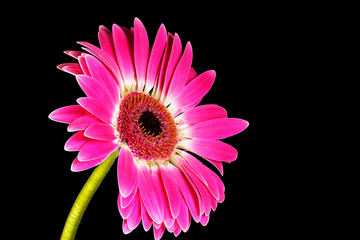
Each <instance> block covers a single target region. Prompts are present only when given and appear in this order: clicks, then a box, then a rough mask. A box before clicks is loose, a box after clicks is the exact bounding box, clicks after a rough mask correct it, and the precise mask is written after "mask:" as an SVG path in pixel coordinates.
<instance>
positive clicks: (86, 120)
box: [67, 114, 102, 132]
mask: <svg viewBox="0 0 360 240" xmlns="http://www.w3.org/2000/svg"><path fill="white" fill-rule="evenodd" d="M93 123H102V121H101V120H100V119H98V118H97V117H95V116H94V115H92V114H90V115H85V116H82V117H79V118H76V119H75V120H73V121H72V122H71V123H70V124H69V126H68V128H67V130H68V131H69V132H75V131H80V130H85V129H86V128H87V127H88V126H90V125H91V124H93Z"/></svg>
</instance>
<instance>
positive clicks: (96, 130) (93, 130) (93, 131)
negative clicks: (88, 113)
mask: <svg viewBox="0 0 360 240" xmlns="http://www.w3.org/2000/svg"><path fill="white" fill-rule="evenodd" d="M84 135H85V136H86V137H88V138H92V139H98V140H104V141H112V140H115V139H117V136H116V135H115V129H114V127H112V126H110V125H109V124H106V123H94V124H92V125H90V126H89V127H88V128H87V129H86V130H85V133H84Z"/></svg>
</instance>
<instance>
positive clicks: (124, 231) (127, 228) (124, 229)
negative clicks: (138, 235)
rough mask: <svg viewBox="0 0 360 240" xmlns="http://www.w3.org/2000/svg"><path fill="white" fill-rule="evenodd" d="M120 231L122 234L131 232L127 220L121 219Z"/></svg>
mask: <svg viewBox="0 0 360 240" xmlns="http://www.w3.org/2000/svg"><path fill="white" fill-rule="evenodd" d="M122 230H123V233H124V234H129V233H131V232H132V229H130V228H129V226H128V223H127V219H123V225H122Z"/></svg>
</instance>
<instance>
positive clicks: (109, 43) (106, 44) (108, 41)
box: [98, 26, 116, 59]
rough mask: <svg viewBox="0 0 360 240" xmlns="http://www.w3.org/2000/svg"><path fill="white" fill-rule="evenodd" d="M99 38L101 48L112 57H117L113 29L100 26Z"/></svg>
mask: <svg viewBox="0 0 360 240" xmlns="http://www.w3.org/2000/svg"><path fill="white" fill-rule="evenodd" d="M98 38H99V43H100V47H101V49H102V50H104V52H106V53H107V54H108V55H109V56H110V57H111V58H112V59H116V58H115V49H114V42H113V39H112V33H111V31H110V30H109V29H107V28H106V27H104V26H100V27H99V33H98Z"/></svg>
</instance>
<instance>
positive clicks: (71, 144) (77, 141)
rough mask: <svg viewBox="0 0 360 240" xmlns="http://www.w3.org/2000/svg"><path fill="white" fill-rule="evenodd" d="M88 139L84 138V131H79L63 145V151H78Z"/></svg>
mask: <svg viewBox="0 0 360 240" xmlns="http://www.w3.org/2000/svg"><path fill="white" fill-rule="evenodd" d="M89 140H90V139H89V138H87V137H85V136H84V131H80V132H77V133H75V134H74V135H72V137H70V138H69V140H67V142H66V143H65V147H64V148H65V151H69V152H72V151H79V150H80V149H81V147H82V146H83V145H84V144H85V143H86V142H88V141H89Z"/></svg>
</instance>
